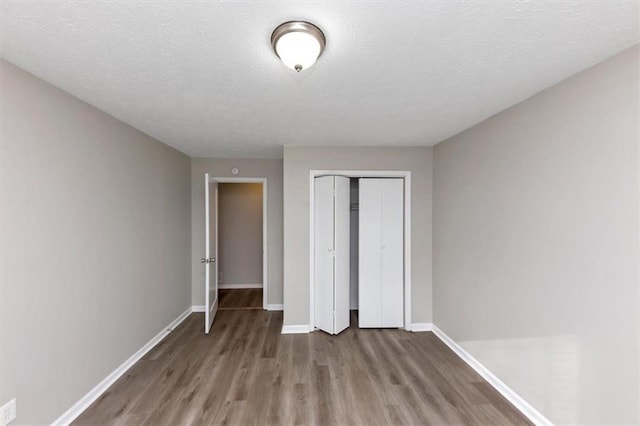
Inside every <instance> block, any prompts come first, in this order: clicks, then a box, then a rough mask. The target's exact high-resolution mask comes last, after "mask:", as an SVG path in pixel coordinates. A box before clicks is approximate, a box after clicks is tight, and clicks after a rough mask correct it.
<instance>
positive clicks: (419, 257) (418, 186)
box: [284, 146, 433, 325]
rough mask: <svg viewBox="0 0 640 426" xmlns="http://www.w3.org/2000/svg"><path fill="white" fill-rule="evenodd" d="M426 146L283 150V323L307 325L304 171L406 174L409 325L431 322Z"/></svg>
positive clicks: (429, 156) (306, 190)
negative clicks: (409, 205) (408, 174)
mask: <svg viewBox="0 0 640 426" xmlns="http://www.w3.org/2000/svg"><path fill="white" fill-rule="evenodd" d="M432 153H433V149H432V148H431V147H407V148H401V147H394V148H391V147H344V146H343V147H285V148H284V253H285V257H284V305H285V312H284V324H285V325H308V324H309V171H310V170H314V169H315V170H325V169H326V170H409V171H411V201H412V210H411V226H412V229H411V230H412V235H411V250H412V265H411V266H412V269H411V275H412V289H411V292H412V305H411V311H412V322H413V323H418V322H431V180H432Z"/></svg>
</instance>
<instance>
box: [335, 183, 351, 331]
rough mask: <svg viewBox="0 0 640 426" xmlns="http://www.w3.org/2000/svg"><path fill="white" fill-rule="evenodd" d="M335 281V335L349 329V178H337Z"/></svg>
mask: <svg viewBox="0 0 640 426" xmlns="http://www.w3.org/2000/svg"><path fill="white" fill-rule="evenodd" d="M334 185H335V198H334V203H335V204H334V205H335V212H334V213H335V226H334V229H335V235H334V247H335V264H334V265H335V266H334V268H335V275H334V277H335V279H334V309H335V327H334V334H338V333H340V332H341V331H342V330H344V329H345V328H347V327H349V284H350V282H349V281H350V274H351V270H350V263H351V259H350V250H351V244H350V243H351V239H350V236H351V235H350V234H351V233H350V226H351V225H350V222H351V185H350V182H349V178H346V177H343V176H336V177H335V183H334Z"/></svg>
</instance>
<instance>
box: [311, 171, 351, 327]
mask: <svg viewBox="0 0 640 426" xmlns="http://www.w3.org/2000/svg"><path fill="white" fill-rule="evenodd" d="M349 198H350V185H349V179H348V178H345V177H342V176H321V177H318V178H316V179H315V181H314V199H315V201H314V218H315V219H314V235H315V244H314V282H315V326H316V327H317V328H319V329H320V330H322V331H325V332H327V333H329V334H338V333H340V332H341V331H342V330H344V329H345V328H347V327H349V248H350V247H349V226H350V225H349V217H350V202H349Z"/></svg>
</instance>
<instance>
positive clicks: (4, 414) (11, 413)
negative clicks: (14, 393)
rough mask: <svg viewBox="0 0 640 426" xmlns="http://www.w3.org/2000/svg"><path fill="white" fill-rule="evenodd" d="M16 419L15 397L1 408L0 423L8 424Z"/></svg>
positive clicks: (3, 425)
mask: <svg viewBox="0 0 640 426" xmlns="http://www.w3.org/2000/svg"><path fill="white" fill-rule="evenodd" d="M15 419H16V399H15V398H13V399H12V400H11V401H9V402H7V403H6V404H4V405H3V406H2V408H0V424H1V425H2V426H6V425H8V424H9V423H11V422H12V421H14V420H15Z"/></svg>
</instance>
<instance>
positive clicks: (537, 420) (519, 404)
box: [414, 325, 553, 426]
mask: <svg viewBox="0 0 640 426" xmlns="http://www.w3.org/2000/svg"><path fill="white" fill-rule="evenodd" d="M414 331H418V330H414ZM432 331H433V334H435V335H436V336H437V337H438V338H439V339H440V340H442V341H443V342H444V344H445V345H447V346H449V348H451V350H452V351H453V352H455V353H456V355H458V356H459V357H460V358H462V360H463V361H464V362H466V363H467V364H468V365H469V366H470V367H471V368H473V369H474V370H475V371H476V372H477V373H478V374H480V375H481V376H482V378H483V379H485V380H486V381H487V382H488V383H489V384H490V385H491V386H493V387H494V388H495V389H496V390H497V391H498V392H500V394H501V395H502V396H503V397H505V398H506V399H507V400H508V401H509V402H510V403H512V404H513V405H514V406H515V407H516V408H517V409H518V410H520V412H521V413H522V414H524V415H525V416H526V417H527V418H528V419H529V420H531V421H532V422H533V423H534V424H536V425H540V426H542V425H544V426H547V425H549V426H550V425H553V423H551V422H550V421H549V420H548V419H547V418H546V417H545V416H543V415H542V414H541V413H540V412H539V411H538V410H536V409H535V408H533V407H532V406H531V405H530V404H529V403H528V402H527V401H525V400H524V399H523V398H522V397H521V396H520V395H518V394H517V393H515V392H514V391H513V389H511V388H510V387H509V386H507V385H505V384H504V383H503V382H502V380H500V379H499V378H498V377H497V376H496V375H494V374H493V373H492V372H491V371H489V369H487V368H486V367H485V366H484V365H482V364H481V363H480V362H479V361H478V360H477V359H475V358H474V357H473V356H471V354H469V353H468V352H467V351H465V350H464V349H463V348H462V347H461V346H460V345H458V344H457V343H456V342H455V341H454V340H453V339H452V338H451V337H449V336H447V335H446V333H445V332H443V331H442V330H440V329H439V328H438V327H436V326H435V325H433V326H432Z"/></svg>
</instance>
